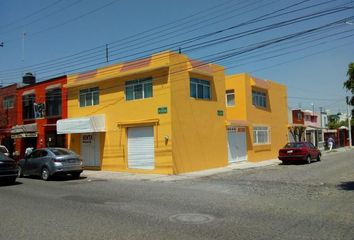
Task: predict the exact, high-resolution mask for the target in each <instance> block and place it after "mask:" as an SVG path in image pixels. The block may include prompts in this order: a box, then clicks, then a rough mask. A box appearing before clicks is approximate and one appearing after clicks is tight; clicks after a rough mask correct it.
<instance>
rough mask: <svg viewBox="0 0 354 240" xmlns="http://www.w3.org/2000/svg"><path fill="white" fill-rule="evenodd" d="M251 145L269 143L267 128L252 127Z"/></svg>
mask: <svg viewBox="0 0 354 240" xmlns="http://www.w3.org/2000/svg"><path fill="white" fill-rule="evenodd" d="M253 143H254V144H267V143H269V128H268V127H253Z"/></svg>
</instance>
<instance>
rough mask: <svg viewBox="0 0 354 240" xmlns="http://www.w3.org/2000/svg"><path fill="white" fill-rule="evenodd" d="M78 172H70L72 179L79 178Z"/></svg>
mask: <svg viewBox="0 0 354 240" xmlns="http://www.w3.org/2000/svg"><path fill="white" fill-rule="evenodd" d="M80 174H81V173H72V174H71V176H72V177H73V178H74V179H79V178H80Z"/></svg>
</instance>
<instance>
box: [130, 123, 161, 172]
mask: <svg viewBox="0 0 354 240" xmlns="http://www.w3.org/2000/svg"><path fill="white" fill-rule="evenodd" d="M154 152H155V149H154V129H153V127H133V128H128V168H137V169H154V168H155V160H154Z"/></svg>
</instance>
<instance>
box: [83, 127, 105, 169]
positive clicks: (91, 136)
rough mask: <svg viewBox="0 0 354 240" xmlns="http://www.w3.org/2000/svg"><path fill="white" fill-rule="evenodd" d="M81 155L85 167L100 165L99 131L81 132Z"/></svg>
mask: <svg viewBox="0 0 354 240" xmlns="http://www.w3.org/2000/svg"><path fill="white" fill-rule="evenodd" d="M80 155H81V157H82V158H83V160H84V162H83V164H84V166H85V167H99V166H100V138H99V133H83V134H81V154H80Z"/></svg>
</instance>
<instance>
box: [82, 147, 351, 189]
mask: <svg viewBox="0 0 354 240" xmlns="http://www.w3.org/2000/svg"><path fill="white" fill-rule="evenodd" d="M351 150H353V148H349V147H346V148H337V149H332V151H322V156H326V155H328V154H336V153H339V152H346V151H351ZM280 163H281V161H280V160H278V159H273V160H266V161H261V162H255V163H254V162H247V161H246V162H239V163H234V164H230V165H229V166H226V167H223V168H215V169H209V170H203V171H197V172H191V173H183V174H179V175H160V174H135V173H124V172H112V171H92V170H85V171H84V172H83V174H82V176H83V177H87V178H88V180H87V181H91V179H106V180H107V179H118V180H140V181H157V182H172V181H180V180H188V179H196V178H201V177H208V176H213V175H216V174H220V173H227V172H231V171H232V170H237V169H239V170H242V169H251V168H259V167H265V166H272V165H278V164H280Z"/></svg>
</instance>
